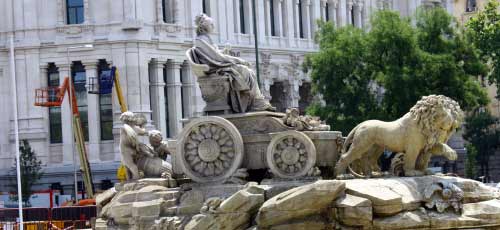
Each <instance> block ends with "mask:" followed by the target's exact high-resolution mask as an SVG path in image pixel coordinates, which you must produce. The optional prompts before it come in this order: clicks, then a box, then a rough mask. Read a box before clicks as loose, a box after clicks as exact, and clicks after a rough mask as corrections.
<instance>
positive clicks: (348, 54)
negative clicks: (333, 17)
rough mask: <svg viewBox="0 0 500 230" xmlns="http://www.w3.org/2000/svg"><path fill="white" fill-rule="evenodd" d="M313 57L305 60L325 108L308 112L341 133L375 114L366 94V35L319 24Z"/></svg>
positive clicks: (317, 106) (319, 106) (318, 106)
mask: <svg viewBox="0 0 500 230" xmlns="http://www.w3.org/2000/svg"><path fill="white" fill-rule="evenodd" d="M319 24H320V26H319V32H318V33H317V36H316V38H315V39H316V42H317V43H318V44H319V46H320V51H319V53H317V54H313V55H310V56H308V57H307V58H306V60H305V62H304V63H305V64H304V66H305V67H306V69H311V78H312V81H313V92H319V93H321V95H322V96H323V99H324V100H325V101H326V105H322V104H320V103H316V104H313V105H311V106H310V107H309V108H308V112H309V113H312V114H315V115H318V116H320V117H321V118H323V119H325V120H326V121H327V122H328V123H329V124H334V125H335V128H336V129H338V130H341V131H342V132H348V131H349V130H350V129H351V128H352V126H353V124H356V123H359V122H361V121H363V120H365V119H367V118H369V117H373V116H375V114H377V106H376V101H375V96H374V95H373V93H371V92H370V91H367V89H368V87H369V85H370V82H371V81H372V79H373V77H372V76H371V75H370V74H367V73H366V64H365V59H366V49H367V48H366V47H367V40H366V38H367V37H366V34H365V32H363V31H362V30H360V29H357V28H354V27H350V26H348V27H342V28H339V29H336V28H334V26H333V24H332V23H325V22H319Z"/></svg>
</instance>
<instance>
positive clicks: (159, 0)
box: [155, 0, 163, 24]
mask: <svg viewBox="0 0 500 230" xmlns="http://www.w3.org/2000/svg"><path fill="white" fill-rule="evenodd" d="M155 8H156V23H159V24H161V23H163V4H162V0H156V2H155Z"/></svg>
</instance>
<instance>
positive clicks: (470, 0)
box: [465, 0, 477, 12]
mask: <svg viewBox="0 0 500 230" xmlns="http://www.w3.org/2000/svg"><path fill="white" fill-rule="evenodd" d="M476 9H477V3H476V0H467V6H466V8H465V12H474V11H476Z"/></svg>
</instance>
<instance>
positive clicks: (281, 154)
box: [266, 130, 316, 178]
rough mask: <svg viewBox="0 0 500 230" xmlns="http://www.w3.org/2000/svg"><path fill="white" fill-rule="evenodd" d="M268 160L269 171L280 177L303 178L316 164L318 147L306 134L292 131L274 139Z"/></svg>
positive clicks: (278, 135) (268, 149)
mask: <svg viewBox="0 0 500 230" xmlns="http://www.w3.org/2000/svg"><path fill="white" fill-rule="evenodd" d="M266 159H267V164H268V166H269V169H271V172H272V173H273V174H274V175H276V176H278V177H281V178H298V177H303V176H305V175H306V174H307V172H308V171H309V170H310V169H311V168H312V167H313V166H314V165H315V164H316V147H314V143H313V142H312V140H311V139H310V138H309V137H308V136H307V135H305V134H304V133H301V132H297V131H292V130H290V131H286V132H283V133H279V134H277V135H276V136H274V137H273V138H272V140H271V142H270V143H269V146H268V147H267V154H266Z"/></svg>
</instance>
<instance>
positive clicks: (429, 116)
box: [335, 95, 463, 177]
mask: <svg viewBox="0 0 500 230" xmlns="http://www.w3.org/2000/svg"><path fill="white" fill-rule="evenodd" d="M462 120H463V112H462V110H461V109H460V106H459V104H458V103H457V102H456V101H454V100H452V99H450V98H448V97H446V96H443V95H429V96H424V97H422V99H421V100H419V101H418V102H417V103H416V104H415V105H414V106H413V107H412V108H411V109H410V112H408V113H406V114H405V115H404V116H403V117H401V118H399V119H397V120H395V121H392V122H384V121H379V120H369V121H365V122H362V123H360V124H359V125H357V126H356V127H355V128H354V129H353V130H352V131H351V132H350V133H349V135H348V136H347V138H346V140H345V143H344V146H343V149H342V155H341V157H340V159H339V161H338V162H337V164H336V168H335V172H336V175H337V176H341V175H343V174H344V173H345V172H346V169H347V168H349V170H350V171H351V173H352V174H354V175H355V176H357V177H360V176H361V175H360V174H357V173H356V172H354V171H353V170H352V169H351V168H350V165H351V164H352V163H357V164H358V166H359V165H361V167H360V168H362V170H363V174H364V175H365V176H367V177H369V176H371V175H372V173H374V172H377V171H380V168H379V166H378V159H379V157H380V156H381V154H382V153H383V152H384V149H385V150H389V151H392V152H401V153H404V160H403V171H404V175H405V176H419V175H423V174H424V173H425V171H426V168H427V165H428V163H429V160H430V158H431V156H432V155H440V156H444V157H446V158H447V159H449V160H456V159H457V153H456V152H455V151H454V150H453V149H452V148H450V147H449V146H448V145H447V144H446V142H447V141H448V139H449V138H450V137H451V135H452V134H453V132H454V131H455V129H457V128H458V127H459V126H460V124H461V122H462Z"/></svg>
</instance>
